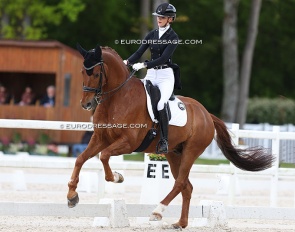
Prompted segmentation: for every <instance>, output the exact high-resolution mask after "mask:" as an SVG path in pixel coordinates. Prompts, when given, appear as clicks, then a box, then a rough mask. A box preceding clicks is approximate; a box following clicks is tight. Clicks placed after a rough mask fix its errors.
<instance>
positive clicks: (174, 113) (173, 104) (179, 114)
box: [142, 80, 187, 126]
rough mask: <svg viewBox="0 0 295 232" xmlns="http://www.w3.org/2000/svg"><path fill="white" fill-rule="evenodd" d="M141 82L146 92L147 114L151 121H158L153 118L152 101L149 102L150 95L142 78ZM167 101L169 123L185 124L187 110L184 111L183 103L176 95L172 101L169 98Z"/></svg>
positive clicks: (175, 124)
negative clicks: (169, 116)
mask: <svg viewBox="0 0 295 232" xmlns="http://www.w3.org/2000/svg"><path fill="white" fill-rule="evenodd" d="M142 82H143V86H144V89H145V93H146V98H147V108H148V112H149V115H150V117H151V120H152V121H153V122H155V123H158V120H157V119H155V117H154V112H153V109H152V102H151V98H150V95H149V94H148V92H147V90H146V88H145V80H142ZM168 102H169V106H170V111H171V119H170V121H169V125H173V126H185V124H186V122H187V111H186V107H185V105H184V103H183V102H182V101H181V100H180V99H179V98H177V97H176V96H175V100H173V101H170V100H169V101H168Z"/></svg>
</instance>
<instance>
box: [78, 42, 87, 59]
mask: <svg viewBox="0 0 295 232" xmlns="http://www.w3.org/2000/svg"><path fill="white" fill-rule="evenodd" d="M76 46H77V49H78V51H79V52H80V53H81V55H82V56H83V57H84V58H85V57H86V55H87V53H88V52H87V51H86V50H85V49H84V48H82V47H81V45H80V44H79V43H77V45H76Z"/></svg>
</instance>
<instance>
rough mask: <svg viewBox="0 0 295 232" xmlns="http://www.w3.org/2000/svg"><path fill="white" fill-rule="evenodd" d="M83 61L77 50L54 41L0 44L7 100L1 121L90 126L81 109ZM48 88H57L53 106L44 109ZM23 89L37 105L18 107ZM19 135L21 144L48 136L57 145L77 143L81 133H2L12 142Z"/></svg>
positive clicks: (1, 75) (1, 82)
mask: <svg viewBox="0 0 295 232" xmlns="http://www.w3.org/2000/svg"><path fill="white" fill-rule="evenodd" d="M82 62H83V58H82V56H81V55H80V53H78V52H77V51H76V50H74V49H72V48H70V47H67V46H66V45H64V44H62V43H60V42H57V41H14V40H0V85H3V86H5V87H6V89H7V91H8V93H9V95H10V97H11V98H10V100H9V102H8V104H2V105H0V118H5V119H33V120H50V121H76V122H89V120H90V116H91V113H90V112H88V111H85V110H83V109H82V107H81V106H80V99H81V96H82V74H81V67H82ZM49 85H54V86H55V87H56V95H55V106H54V107H50V108H48V107H44V106H42V105H40V99H41V98H42V97H43V96H44V95H45V94H46V88H47V87H48V86H49ZM26 86H30V87H31V88H32V90H33V92H34V93H35V96H36V102H35V103H34V104H33V105H29V106H20V105H19V104H18V102H19V101H20V98H21V95H22V93H23V92H24V89H25V87H26ZM16 131H17V132H20V133H21V136H22V140H24V141H26V140H27V139H35V140H38V136H40V134H42V133H45V134H48V135H49V137H50V138H51V140H52V141H53V142H56V143H59V144H60V143H64V144H70V143H79V142H80V141H81V137H82V135H83V133H84V132H76V131H62V130H59V131H54V130H47V131H41V130H33V129H30V130H29V129H21V130H20V129H18V130H16V129H1V128H0V139H1V137H2V136H7V137H9V138H11V137H12V136H13V134H14V133H15V132H16Z"/></svg>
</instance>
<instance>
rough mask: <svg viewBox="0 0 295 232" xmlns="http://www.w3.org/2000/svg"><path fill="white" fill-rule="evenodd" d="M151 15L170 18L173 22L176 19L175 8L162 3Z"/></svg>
mask: <svg viewBox="0 0 295 232" xmlns="http://www.w3.org/2000/svg"><path fill="white" fill-rule="evenodd" d="M153 15H155V16H162V17H165V16H166V17H172V18H173V20H174V19H175V17H176V8H175V7H174V6H173V5H172V4H169V3H162V4H160V5H159V6H158V7H157V9H156V11H155V12H154V13H153Z"/></svg>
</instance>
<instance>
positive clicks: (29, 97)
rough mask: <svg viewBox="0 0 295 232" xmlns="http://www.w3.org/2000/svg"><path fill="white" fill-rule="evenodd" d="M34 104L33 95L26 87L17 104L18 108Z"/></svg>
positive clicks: (30, 89) (29, 88)
mask: <svg viewBox="0 0 295 232" xmlns="http://www.w3.org/2000/svg"><path fill="white" fill-rule="evenodd" d="M34 103H35V94H34V93H33V90H32V88H31V87H29V86H27V87H26V88H25V92H24V93H23V94H22V98H21V101H20V102H19V105H20V106H28V105H33V104H34Z"/></svg>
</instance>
